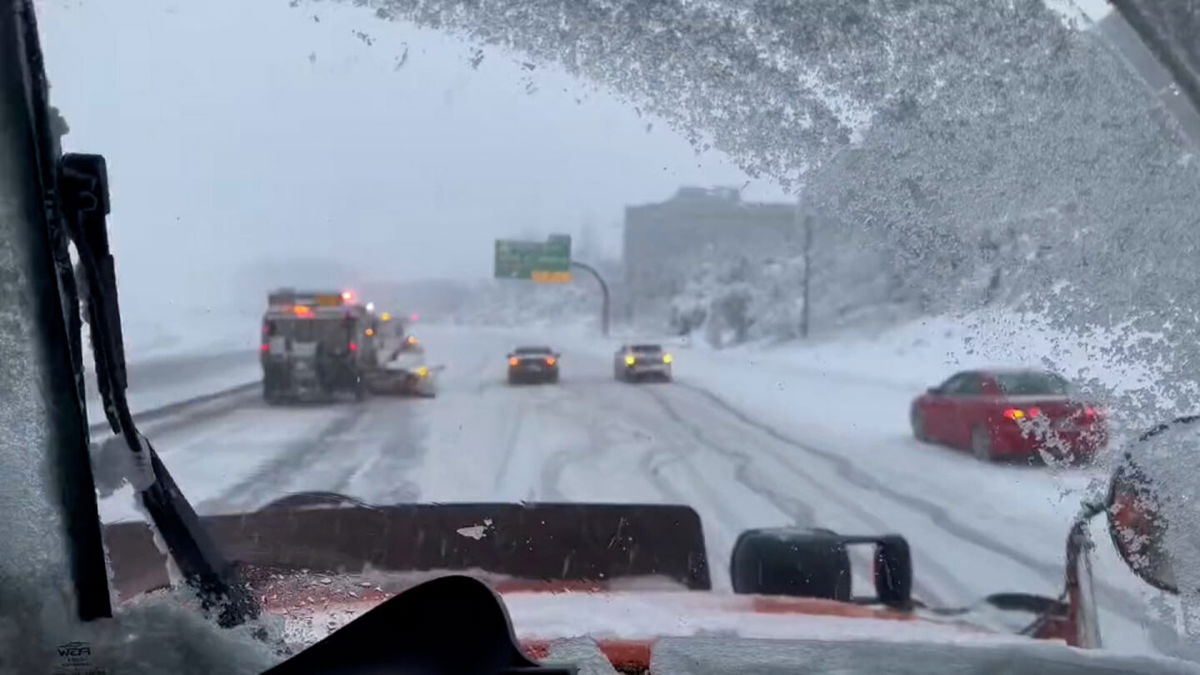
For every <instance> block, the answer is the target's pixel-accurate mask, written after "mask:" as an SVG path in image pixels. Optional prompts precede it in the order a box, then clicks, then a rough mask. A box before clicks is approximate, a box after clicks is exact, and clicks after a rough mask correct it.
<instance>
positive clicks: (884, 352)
mask: <svg viewBox="0 0 1200 675" xmlns="http://www.w3.org/2000/svg"><path fill="white" fill-rule="evenodd" d="M1161 342H1162V341H1161V337H1160V336H1156V335H1153V334H1150V333H1146V332H1144V331H1138V330H1135V329H1133V328H1131V327H1130V326H1129V325H1127V324H1113V325H1110V326H1094V327H1091V328H1088V329H1080V330H1075V331H1067V330H1064V329H1061V328H1056V327H1054V326H1052V325H1051V324H1050V322H1049V321H1048V320H1047V319H1045V318H1044V317H1042V316H1039V315H1036V314H1019V313H1013V312H1006V311H985V312H976V313H972V314H967V315H958V316H949V315H948V316H938V317H927V318H923V319H919V320H915V321H910V322H907V323H903V324H899V325H897V326H894V327H892V328H888V329H886V330H883V331H880V332H877V333H875V334H872V335H845V336H842V337H839V338H837V339H832V340H827V341H820V342H812V343H799V342H788V343H783V344H767V343H757V344H751V345H747V346H743V347H739V348H734V349H727V350H722V351H721V352H720V353H719V354H720V355H719V356H718V358H722V357H725V358H728V359H730V360H732V359H740V360H742V361H749V362H754V361H757V360H758V359H759V358H762V359H768V358H769V360H770V363H771V364H780V365H786V366H788V367H791V368H805V369H810V370H813V371H817V372H823V373H828V374H836V375H844V376H853V377H859V378H862V379H865V380H869V381H872V382H878V383H888V384H892V385H895V386H897V387H905V388H907V389H910V390H912V391H913V392H914V393H916V392H919V391H921V390H923V389H925V388H926V387H931V386H934V385H936V384H939V383H940V382H941V381H943V380H944V379H945V378H947V377H949V376H950V375H951V374H953V373H954V372H956V371H959V370H964V369H968V368H985V367H997V366H1020V367H1032V368H1048V369H1050V370H1053V371H1056V372H1058V373H1060V374H1062V375H1063V376H1065V377H1067V378H1069V379H1071V380H1072V381H1074V382H1075V383H1076V384H1077V385H1078V387H1079V388H1080V390H1081V392H1082V393H1083V394H1085V395H1088V396H1094V397H1096V398H1098V399H1099V400H1101V401H1103V402H1105V403H1106V404H1108V405H1110V407H1114V408H1116V409H1117V412H1119V413H1121V419H1119V420H1118V421H1123V422H1125V423H1126V424H1131V425H1134V426H1135V427H1139V426H1146V425H1150V424H1155V423H1157V422H1159V421H1161V420H1163V419H1166V418H1168V417H1171V416H1172V415H1175V414H1184V413H1186V412H1190V410H1188V409H1187V408H1186V402H1180V401H1177V400H1176V399H1174V398H1173V397H1172V396H1171V395H1169V394H1168V393H1166V392H1165V391H1164V390H1163V387H1162V386H1160V385H1161V384H1162V383H1160V382H1159V378H1160V377H1163V374H1164V373H1166V372H1167V370H1166V369H1165V367H1163V365H1162V363H1163V362H1162V356H1161V355H1159V354H1157V353H1156V347H1157V346H1159V345H1160V344H1161ZM697 346H698V347H699V346H701V345H700V344H699V343H697Z"/></svg>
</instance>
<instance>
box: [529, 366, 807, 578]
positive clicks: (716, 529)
mask: <svg viewBox="0 0 1200 675" xmlns="http://www.w3.org/2000/svg"><path fill="white" fill-rule="evenodd" d="M598 382H603V383H605V384H606V385H609V386H611V381H609V380H607V378H605V379H602V380H598ZM617 386H618V387H620V388H621V391H623V392H624V391H629V392H632V391H637V390H638V389H640V388H639V387H637V386H635V385H629V384H624V383H622V384H619V385H617ZM582 391H586V392H587V394H588V396H587V397H584V396H583V395H582V394H581V392H582ZM599 391H603V390H599V389H595V388H589V389H584V390H581V392H575V391H573V390H572V392H571V393H574V394H575V400H574V401H572V402H570V403H566V402H564V401H563V400H562V399H561V398H554V399H551V400H550V401H551V402H550V403H549V405H548V406H547V407H549V408H552V409H554V410H555V412H556V413H557V414H560V415H562V416H564V417H572V418H574V419H577V420H578V419H580V418H582V420H583V421H584V422H585V424H584V426H585V429H586V432H587V434H588V437H589V447H590V448H591V449H592V452H588V451H586V450H578V449H574V450H572V449H564V450H560V451H558V452H556V453H554V454H553V455H551V456H550V457H548V458H547V459H546V460H545V462H544V464H543V473H542V491H543V493H544V494H553V495H559V496H561V495H562V491H561V490H560V489H559V488H558V485H557V483H558V481H559V479H560V477H561V475H562V473H563V471H564V470H565V469H566V468H567V467H569V466H570V465H572V464H574V463H577V462H585V461H589V460H594V459H596V458H597V457H599V456H600V455H602V454H604V453H608V452H611V451H612V449H613V448H622V447H624V446H627V445H629V439H630V438H637V439H640V440H642V441H648V442H649V443H648V444H645V443H643V447H642V448H639V449H638V457H637V467H638V475H639V476H641V477H642V478H644V479H646V480H647V481H648V482H649V483H650V487H652V489H653V490H654V491H655V492H656V493H657V495H658V497H659V498H660V499H659V500H656V501H660V502H662V503H671V504H684V505H687V506H689V507H690V508H693V509H695V510H696V511H697V513H699V514H700V516H701V519H702V521H703V522H704V543H705V551H706V554H707V557H708V567H709V574H710V575H711V576H712V578H713V583H714V586H715V587H718V588H725V589H726V590H728V576H729V575H728V568H727V562H726V561H727V560H728V557H729V554H730V552H731V551H732V549H733V541H734V539H735V538H736V537H737V535H738V534H740V533H741V531H742V530H744V529H746V528H747V527H753V526H755V525H761V524H762V523H749V524H748V523H746V522H743V521H742V520H739V519H738V518H737V517H735V515H734V514H733V513H732V512H731V511H729V510H728V509H726V508H722V507H721V505H722V503H723V501H725V500H726V496H725V495H723V494H721V491H720V485H717V484H713V483H712V482H711V481H710V480H709V479H708V478H706V477H704V476H703V475H702V474H701V473H700V472H699V471H698V470H697V468H696V467H695V466H694V465H693V464H692V463H690V462H689V461H688V456H689V454H690V453H692V452H694V449H695V446H696V444H695V442H694V441H693V436H692V434H690V433H689V432H688V431H687V430H686V429H683V428H682V427H681V425H678V424H675V425H669V426H668V425H663V424H662V418H661V417H658V416H654V417H653V418H652V419H646V418H642V419H639V420H637V421H636V422H635V423H633V424H629V423H625V422H622V423H621V425H620V426H617V427H614V426H612V425H611V424H610V423H609V422H608V420H628V419H630V418H631V417H633V416H634V412H633V411H635V410H636V411H637V413H636V414H644V413H646V412H649V411H650V408H648V407H647V406H643V405H641V404H640V401H639V402H637V403H635V404H634V406H633V407H630V405H629V403H628V401H629V398H630V397H629V395H627V394H620V395H619V396H620V397H621V398H620V399H619V401H614V400H611V399H610V398H607V397H603V396H601V395H599V394H598V392H599ZM613 391H615V390H613ZM633 396H634V397H637V398H638V399H640V398H641V396H640V394H634V395H633ZM576 403H577V404H578V405H582V406H584V407H583V409H584V410H586V411H587V414H585V415H579V414H578V411H577V410H574V409H572V406H573V405H576ZM597 409H599V410H600V412H599V413H597ZM669 465H670V466H678V467H679V468H680V470H682V471H684V472H686V473H687V474H688V480H687V481H686V484H687V485H688V486H689V487H690V488H691V490H692V493H691V494H690V495H689V494H685V493H684V492H683V491H681V490H680V489H679V488H677V487H676V485H675V484H674V483H673V482H672V481H671V480H670V479H669V478H668V477H667V476H666V475H664V473H663V469H664V468H666V467H668V466H669ZM752 492H753V491H752ZM755 494H757V493H755ZM758 496H761V495H758ZM765 505H767V506H770V507H772V508H774V509H775V510H777V511H779V513H780V515H782V516H784V517H785V518H787V517H790V516H789V515H788V513H787V512H785V511H781V510H779V509H778V507H777V506H775V505H774V504H770V503H769V502H768V503H767V504H765Z"/></svg>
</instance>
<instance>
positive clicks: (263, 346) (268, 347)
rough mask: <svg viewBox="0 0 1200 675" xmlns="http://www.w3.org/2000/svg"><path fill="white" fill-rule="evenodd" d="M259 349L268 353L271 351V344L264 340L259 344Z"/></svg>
mask: <svg viewBox="0 0 1200 675" xmlns="http://www.w3.org/2000/svg"><path fill="white" fill-rule="evenodd" d="M258 351H260V352H262V353H264V354H266V353H267V352H269V351H271V345H269V344H267V343H265V342H264V343H262V344H261V345H259V347H258Z"/></svg>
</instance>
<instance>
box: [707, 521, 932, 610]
mask: <svg viewBox="0 0 1200 675" xmlns="http://www.w3.org/2000/svg"><path fill="white" fill-rule="evenodd" d="M853 545H873V546H874V547H875V554H874V555H873V556H872V557H871V561H872V565H873V570H872V576H873V577H874V581H875V595H874V597H869V596H868V597H856V596H854V594H853V590H852V588H851V578H852V576H851V567H850V555H849V553H848V552H847V547H848V546H853ZM729 576H730V581H731V583H732V586H733V591H734V592H735V593H755V594H762V595H790V596H798V597H810V598H825V599H829V600H840V601H842V602H878V603H880V604H884V605H887V606H889V607H897V608H908V607H910V606H911V604H912V577H913V570H912V555H911V553H910V551H909V547H908V542H907V541H906V540H905V539H904V537H901V536H899V535H883V536H878V537H869V536H846V535H840V534H837V533H835V532H832V531H830V530H810V529H803V528H791V527H781V528H770V529H757V530H746V531H745V532H742V533H741V535H739V536H738V539H737V542H736V543H735V544H734V546H733V555H732V558H731V561H730V565H729Z"/></svg>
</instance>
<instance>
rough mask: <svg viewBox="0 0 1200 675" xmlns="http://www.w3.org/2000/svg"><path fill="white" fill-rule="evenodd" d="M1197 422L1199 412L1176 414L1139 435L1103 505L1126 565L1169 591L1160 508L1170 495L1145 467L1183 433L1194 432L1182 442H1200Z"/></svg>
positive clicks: (1173, 583) (1173, 586) (1166, 526)
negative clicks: (1156, 483) (1179, 415)
mask: <svg viewBox="0 0 1200 675" xmlns="http://www.w3.org/2000/svg"><path fill="white" fill-rule="evenodd" d="M1197 422H1200V415H1191V416H1186V417H1179V418H1176V419H1174V420H1172V421H1170V422H1166V423H1163V424H1159V425H1158V426H1156V427H1154V428H1152V429H1150V430H1149V431H1147V432H1146V433H1144V434H1142V435H1141V436H1140V437H1138V439H1137V441H1136V442H1134V443H1133V444H1132V445H1131V446H1130V447H1129V449H1127V450H1126V451H1125V454H1124V456H1123V457H1122V458H1121V460H1120V462H1119V463H1118V464H1117V467H1116V469H1115V470H1114V471H1113V474H1112V479H1111V480H1110V482H1109V488H1108V494H1107V498H1106V500H1105V504H1104V506H1105V511H1106V514H1107V516H1108V532H1109V536H1110V537H1111V538H1112V542H1113V546H1114V547H1115V548H1116V549H1117V552H1118V553H1120V554H1121V558H1122V559H1123V560H1124V561H1125V564H1126V565H1128V566H1129V569H1131V570H1132V571H1133V573H1134V574H1136V575H1137V576H1138V577H1139V578H1141V579H1142V580H1143V581H1145V582H1146V583H1148V584H1150V585H1151V586H1153V587H1155V588H1157V589H1159V590H1163V591H1167V592H1169V593H1178V592H1179V587H1178V581H1177V579H1176V575H1175V571H1174V569H1173V566H1172V563H1171V555H1170V552H1169V551H1168V549H1167V535H1168V533H1169V531H1170V523H1169V522H1168V520H1167V518H1166V515H1165V513H1164V508H1163V507H1164V504H1165V502H1164V500H1166V499H1169V498H1170V497H1169V495H1164V494H1162V492H1161V488H1160V487H1159V486H1156V485H1155V483H1154V479H1153V476H1152V475H1151V474H1150V473H1149V472H1148V471H1147V470H1146V466H1145V465H1146V464H1148V463H1149V462H1152V461H1154V460H1155V459H1161V456H1162V455H1167V456H1171V455H1173V454H1174V453H1173V450H1174V448H1173V447H1172V443H1174V442H1178V441H1179V440H1180V436H1181V435H1182V434H1188V433H1191V434H1195V438H1194V439H1193V438H1188V437H1186V436H1184V437H1183V438H1182V440H1183V442H1184V443H1190V442H1192V441H1200V425H1197V424H1196V423H1197ZM1193 425H1196V426H1193ZM1155 455H1159V456H1157V457H1156V456H1155Z"/></svg>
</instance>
